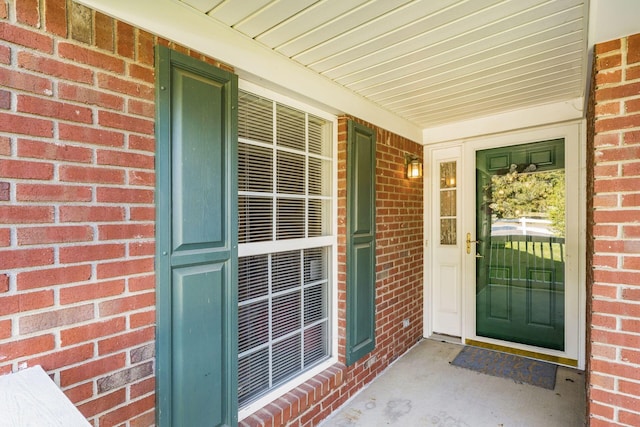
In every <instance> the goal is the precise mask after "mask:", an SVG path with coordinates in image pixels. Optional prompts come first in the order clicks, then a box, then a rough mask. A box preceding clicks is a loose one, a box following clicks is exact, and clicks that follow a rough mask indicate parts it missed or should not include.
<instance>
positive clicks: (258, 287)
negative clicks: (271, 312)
mask: <svg viewBox="0 0 640 427" xmlns="http://www.w3.org/2000/svg"><path fill="white" fill-rule="evenodd" d="M268 292H269V259H268V256H267V255H259V256H252V257H243V258H240V259H239V260H238V300H239V302H244V301H247V300H250V299H254V298H259V297H264V296H265V295H267V293H268Z"/></svg>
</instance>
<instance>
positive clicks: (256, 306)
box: [238, 90, 336, 416]
mask: <svg viewBox="0 0 640 427" xmlns="http://www.w3.org/2000/svg"><path fill="white" fill-rule="evenodd" d="M308 111H309V110H308V109H303V108H301V107H300V106H299V105H296V107H295V108H294V107H291V106H289V105H285V104H284V103H282V102H276V101H273V100H272V99H269V98H267V97H264V96H259V95H256V94H254V93H250V92H248V91H245V90H241V91H240V93H239V97H238V137H239V138H238V140H239V141H238V189H239V193H238V203H239V207H238V213H239V223H238V229H239V244H240V245H239V248H238V252H239V257H240V258H239V262H238V292H239V294H238V302H239V305H238V334H239V340H238V399H239V403H240V407H241V408H243V409H245V408H247V407H248V406H249V405H251V404H253V403H255V402H258V401H261V400H262V398H264V397H265V396H267V395H269V394H270V393H271V392H273V391H274V390H279V391H281V392H282V391H283V388H286V387H287V385H288V386H292V384H293V386H295V385H296V384H297V382H299V381H301V378H303V377H304V374H305V373H309V372H310V371H312V370H313V369H314V368H317V367H319V366H321V365H322V364H323V362H326V361H328V360H329V359H330V358H331V356H332V353H333V336H332V335H333V333H332V331H333V326H334V325H333V323H334V322H333V320H332V312H333V309H332V303H333V302H332V300H333V295H334V292H333V283H332V282H333V270H334V268H333V262H334V261H333V260H334V253H335V242H336V239H335V231H334V230H335V226H334V224H333V222H334V218H333V217H334V204H335V201H334V191H335V189H334V127H335V118H333V119H332V118H331V117H330V116H329V117H326V116H325V117H322V116H321V115H318V114H311V113H309V112H308ZM296 380H297V382H296ZM252 406H253V405H252ZM256 406H257V405H256ZM241 416H242V410H241Z"/></svg>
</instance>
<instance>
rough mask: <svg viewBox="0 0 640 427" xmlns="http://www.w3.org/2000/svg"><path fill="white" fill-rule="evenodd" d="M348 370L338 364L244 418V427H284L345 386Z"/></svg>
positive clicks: (242, 426) (242, 423)
mask: <svg viewBox="0 0 640 427" xmlns="http://www.w3.org/2000/svg"><path fill="white" fill-rule="evenodd" d="M346 370H347V367H346V366H345V365H343V364H341V363H336V364H335V365H332V366H330V367H329V368H327V369H326V370H324V371H322V372H320V373H319V374H318V375H316V376H314V377H313V378H311V379H309V380H308V381H305V382H304V383H302V384H300V385H299V386H298V387H296V388H294V389H293V390H291V391H289V392H288V393H285V394H284V395H283V396H281V397H279V398H278V399H276V400H274V401H273V402H271V403H269V404H268V405H266V406H264V407H263V408H261V409H258V410H257V411H256V412H254V413H253V414H251V415H249V416H247V417H246V418H244V419H243V420H242V421H240V423H238V426H241V427H280V426H284V425H287V423H289V422H290V421H291V420H295V419H296V418H298V417H299V416H300V415H301V414H304V413H305V412H306V411H307V410H309V409H310V408H312V407H313V406H314V405H316V404H317V403H319V402H321V401H322V399H324V398H325V397H326V396H328V395H329V394H330V393H332V392H333V391H335V390H336V389H338V388H339V387H340V386H341V385H342V383H343V382H344V378H345V373H346Z"/></svg>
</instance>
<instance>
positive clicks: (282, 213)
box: [276, 199, 305, 240]
mask: <svg viewBox="0 0 640 427" xmlns="http://www.w3.org/2000/svg"><path fill="white" fill-rule="evenodd" d="M276 218H277V224H276V239H278V240H281V239H296V238H302V237H304V225H305V221H304V219H305V215H304V200H302V199H278V201H277V216H276Z"/></svg>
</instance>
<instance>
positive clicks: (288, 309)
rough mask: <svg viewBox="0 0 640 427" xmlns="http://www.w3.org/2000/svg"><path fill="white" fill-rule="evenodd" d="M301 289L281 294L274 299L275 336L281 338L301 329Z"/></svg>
mask: <svg viewBox="0 0 640 427" xmlns="http://www.w3.org/2000/svg"><path fill="white" fill-rule="evenodd" d="M301 312H302V310H300V291H294V292H292V293H289V294H285V295H281V296H278V297H275V298H274V299H273V314H272V316H273V331H272V333H273V337H274V338H280V337H281V336H283V335H286V334H288V333H290V332H293V331H295V330H296V329H300V327H301V326H302V325H301V323H300V317H301Z"/></svg>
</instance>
